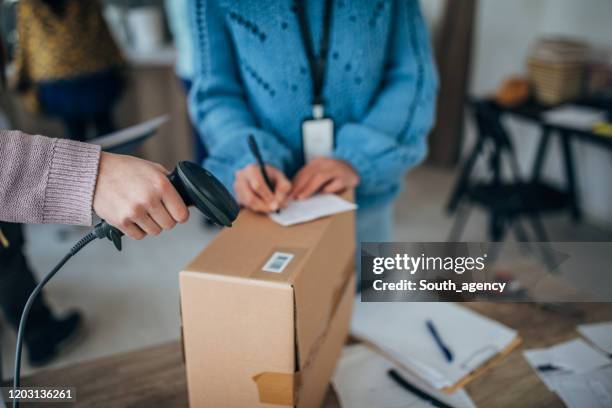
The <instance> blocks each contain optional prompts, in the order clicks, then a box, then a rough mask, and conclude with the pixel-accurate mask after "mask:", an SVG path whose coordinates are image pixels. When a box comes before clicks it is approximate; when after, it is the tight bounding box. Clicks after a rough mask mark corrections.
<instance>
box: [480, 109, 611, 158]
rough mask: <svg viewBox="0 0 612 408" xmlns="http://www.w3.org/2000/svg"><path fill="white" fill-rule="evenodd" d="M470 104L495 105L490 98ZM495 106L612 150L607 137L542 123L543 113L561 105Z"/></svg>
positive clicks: (609, 138) (609, 139)
mask: <svg viewBox="0 0 612 408" xmlns="http://www.w3.org/2000/svg"><path fill="white" fill-rule="evenodd" d="M469 101H470V102H471V103H477V102H492V103H495V102H494V101H493V100H492V99H491V98H471V99H470V100H469ZM575 104H576V105H580V106H585V107H591V108H596V109H603V107H601V106H594V105H593V104H590V103H588V102H577V103H575ZM495 105H496V106H497V108H498V109H500V110H501V111H502V112H506V113H509V114H512V115H515V116H518V117H520V118H523V119H527V120H530V121H532V122H535V123H537V124H540V125H546V126H547V127H549V128H550V129H552V130H556V131H559V132H563V133H566V134H567V135H569V136H571V137H573V138H575V139H579V140H582V141H586V142H589V143H592V144H595V145H598V146H600V147H605V148H612V137H609V136H602V135H598V134H597V133H594V132H591V131H585V130H579V129H574V128H571V127H567V126H561V125H556V124H551V123H544V120H543V117H542V115H543V113H544V112H546V111H548V110H551V109H555V108H558V107H560V106H563V105H559V106H544V105H541V104H538V103H536V102H533V101H529V102H527V103H525V104H523V105H520V106H517V107H512V108H510V107H503V106H500V105H498V104H496V103H495Z"/></svg>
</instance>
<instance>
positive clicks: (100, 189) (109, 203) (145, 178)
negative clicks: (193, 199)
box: [93, 152, 189, 239]
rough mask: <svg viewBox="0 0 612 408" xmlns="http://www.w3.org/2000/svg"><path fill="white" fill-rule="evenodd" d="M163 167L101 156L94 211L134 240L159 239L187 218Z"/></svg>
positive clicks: (187, 213)
mask: <svg viewBox="0 0 612 408" xmlns="http://www.w3.org/2000/svg"><path fill="white" fill-rule="evenodd" d="M167 174H168V171H167V170H166V169H164V167H163V166H161V165H159V164H156V163H152V162H150V161H147V160H142V159H138V158H136V157H131V156H124V155H119V154H112V153H106V152H102V154H101V156H100V168H99V171H98V181H97V183H96V188H95V191H94V198H93V209H94V211H95V213H96V214H98V216H100V218H103V219H105V220H106V221H107V222H108V223H109V224H111V225H112V226H114V227H117V228H119V229H120V230H121V232H123V233H124V234H125V235H127V236H129V237H130V238H133V239H142V238H144V237H145V236H146V235H158V234H159V233H160V232H161V231H162V229H165V230H168V229H172V228H173V227H174V226H175V225H176V223H177V222H179V223H183V222H185V221H187V219H188V218H189V211H188V210H187V207H186V206H185V203H184V202H183V200H182V199H181V196H180V195H179V194H178V192H177V191H176V190H175V189H174V187H173V186H172V183H170V180H168V177H167Z"/></svg>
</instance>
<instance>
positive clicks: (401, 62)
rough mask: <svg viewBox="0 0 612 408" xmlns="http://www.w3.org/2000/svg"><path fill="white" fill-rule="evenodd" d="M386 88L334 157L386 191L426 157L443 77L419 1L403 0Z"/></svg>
mask: <svg viewBox="0 0 612 408" xmlns="http://www.w3.org/2000/svg"><path fill="white" fill-rule="evenodd" d="M396 4H397V9H396V10H395V12H394V16H395V18H394V20H393V30H392V40H391V45H390V55H389V62H388V67H387V70H386V72H385V78H384V81H383V82H384V84H385V85H384V86H383V87H382V88H381V89H380V90H379V92H378V95H377V96H376V98H375V100H374V102H373V104H372V106H371V108H370V110H369V111H368V112H367V113H366V114H365V115H364V117H363V118H361V120H360V121H355V122H352V123H347V124H345V125H344V126H342V128H341V129H339V131H338V134H337V137H336V150H335V153H334V156H335V157H336V158H339V159H342V160H345V161H347V162H348V163H350V164H351V165H352V166H353V168H354V169H355V170H357V172H358V173H359V175H360V177H361V184H360V186H359V189H360V190H361V191H362V192H367V193H384V192H385V191H386V190H388V189H389V188H391V187H392V186H393V185H396V184H397V181H398V180H399V179H400V178H401V177H402V176H403V174H404V173H405V172H406V170H408V169H410V168H411V167H413V166H415V165H416V164H418V163H419V162H420V161H421V160H422V159H423V158H424V157H425V155H426V152H427V141H426V137H427V134H428V133H429V131H430V129H431V127H432V125H433V122H434V116H435V107H436V95H437V89H438V78H437V73H436V69H435V66H434V63H433V57H432V53H431V47H430V41H429V35H428V32H427V27H426V26H425V23H424V21H423V18H422V15H421V13H420V10H419V7H418V2H417V1H416V0H398V1H397V3H396Z"/></svg>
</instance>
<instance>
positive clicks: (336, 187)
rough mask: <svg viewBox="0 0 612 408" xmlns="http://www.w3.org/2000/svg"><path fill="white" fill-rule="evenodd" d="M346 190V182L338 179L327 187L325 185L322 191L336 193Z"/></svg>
mask: <svg viewBox="0 0 612 408" xmlns="http://www.w3.org/2000/svg"><path fill="white" fill-rule="evenodd" d="M344 190H346V186H345V185H344V183H343V182H342V181H341V180H339V179H336V180H332V181H331V182H329V183H328V184H326V185H325V187H323V190H322V191H323V192H324V193H328V194H336V193H340V192H342V191H344Z"/></svg>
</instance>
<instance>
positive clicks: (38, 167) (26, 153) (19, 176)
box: [0, 130, 100, 225]
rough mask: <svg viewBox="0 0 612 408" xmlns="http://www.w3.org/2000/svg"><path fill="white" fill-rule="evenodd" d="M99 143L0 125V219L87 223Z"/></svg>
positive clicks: (25, 221)
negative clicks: (33, 134) (39, 134)
mask: <svg viewBox="0 0 612 408" xmlns="http://www.w3.org/2000/svg"><path fill="white" fill-rule="evenodd" d="M99 160H100V147H99V146H95V145H90V144H85V143H80V142H75V141H70V140H65V139H52V138H47V137H44V136H31V135H27V134H24V133H21V132H18V131H6V130H0V220H1V221H8V222H20V223H57V224H81V225H89V224H91V222H92V201H93V195H94V188H95V185H96V178H97V174H98V163H99Z"/></svg>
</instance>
